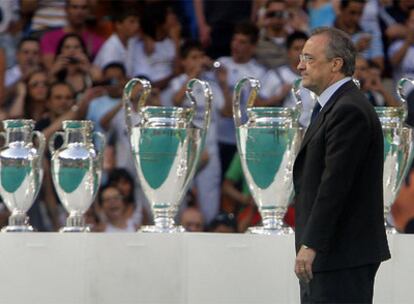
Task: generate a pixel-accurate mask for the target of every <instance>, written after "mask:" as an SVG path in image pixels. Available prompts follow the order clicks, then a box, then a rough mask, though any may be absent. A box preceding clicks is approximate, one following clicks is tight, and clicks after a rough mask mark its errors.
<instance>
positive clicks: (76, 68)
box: [50, 34, 101, 96]
mask: <svg viewBox="0 0 414 304" xmlns="http://www.w3.org/2000/svg"><path fill="white" fill-rule="evenodd" d="M50 76H51V78H52V79H53V81H56V80H57V81H65V82H68V83H69V84H70V85H71V86H72V87H73V89H74V90H75V95H76V96H77V95H78V94H80V93H83V92H84V91H85V90H86V89H87V88H89V87H91V86H92V82H97V81H99V80H101V70H100V69H99V68H98V67H97V66H95V65H93V64H92V63H91V62H90V60H89V58H88V55H87V52H86V47H85V44H84V42H83V41H82V38H81V37H80V36H79V35H77V34H67V35H65V36H63V38H62V39H61V40H60V42H59V45H58V48H57V52H56V59H55V62H54V63H53V65H52V68H51V70H50Z"/></svg>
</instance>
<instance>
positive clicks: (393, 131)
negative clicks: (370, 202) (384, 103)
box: [375, 78, 414, 234]
mask: <svg viewBox="0 0 414 304" xmlns="http://www.w3.org/2000/svg"><path fill="white" fill-rule="evenodd" d="M409 83H411V84H412V85H414V81H413V80H410V79H407V78H402V79H401V80H400V81H399V82H398V85H397V93H398V95H399V97H400V99H401V101H402V104H401V106H400V107H375V110H376V112H377V114H378V116H379V119H380V121H381V126H382V132H383V134H384V176H383V187H384V218H385V219H384V222H385V227H386V230H387V232H388V233H392V234H393V233H397V230H396V229H395V228H394V227H393V226H392V225H391V224H390V223H389V221H388V216H389V214H390V211H391V207H392V204H393V203H394V201H395V198H396V197H397V194H398V192H399V191H400V188H401V184H402V182H403V180H404V178H405V176H406V175H407V173H408V170H409V168H410V166H411V162H412V159H413V131H412V129H411V128H410V127H409V126H407V125H405V123H404V122H405V119H406V118H407V102H406V97H405V94H404V90H405V87H406V85H407V84H409Z"/></svg>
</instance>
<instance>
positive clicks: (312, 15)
mask: <svg viewBox="0 0 414 304" xmlns="http://www.w3.org/2000/svg"><path fill="white" fill-rule="evenodd" d="M307 6H308V11H309V29H310V30H313V29H315V28H317V27H320V26H332V24H333V23H334V21H335V18H336V12H337V11H338V10H339V1H338V0H334V1H330V0H310V1H308V4H307Z"/></svg>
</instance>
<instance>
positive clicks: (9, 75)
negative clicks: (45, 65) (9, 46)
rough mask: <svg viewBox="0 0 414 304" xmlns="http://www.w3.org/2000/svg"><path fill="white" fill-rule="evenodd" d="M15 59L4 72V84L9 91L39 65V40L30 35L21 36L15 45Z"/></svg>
mask: <svg viewBox="0 0 414 304" xmlns="http://www.w3.org/2000/svg"><path fill="white" fill-rule="evenodd" d="M16 61H17V63H16V64H15V65H14V66H13V67H11V68H9V69H7V71H6V73H5V80H4V85H5V87H6V90H8V91H9V92H10V91H13V89H14V88H15V87H14V85H15V84H17V83H18V82H19V81H20V80H21V79H23V78H24V77H26V76H27V75H28V74H29V73H30V72H31V71H32V70H34V69H36V68H38V67H39V66H40V46H39V41H38V40H37V39H36V38H32V37H27V38H23V39H22V40H21V41H20V42H19V44H18V46H17V53H16Z"/></svg>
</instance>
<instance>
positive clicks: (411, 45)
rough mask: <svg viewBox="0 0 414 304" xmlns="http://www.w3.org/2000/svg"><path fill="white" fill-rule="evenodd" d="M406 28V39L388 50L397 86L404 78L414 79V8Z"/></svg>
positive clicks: (397, 42) (396, 42)
mask: <svg viewBox="0 0 414 304" xmlns="http://www.w3.org/2000/svg"><path fill="white" fill-rule="evenodd" d="M405 26H406V28H407V29H408V31H407V36H406V37H405V39H404V40H398V41H395V42H394V43H393V44H391V46H390V48H389V50H388V57H389V59H390V62H391V64H392V66H393V68H394V75H393V76H394V83H395V84H397V82H398V80H400V79H401V78H402V77H409V78H414V8H413V9H411V10H410V14H409V17H408V19H407V21H406V23H405Z"/></svg>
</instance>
